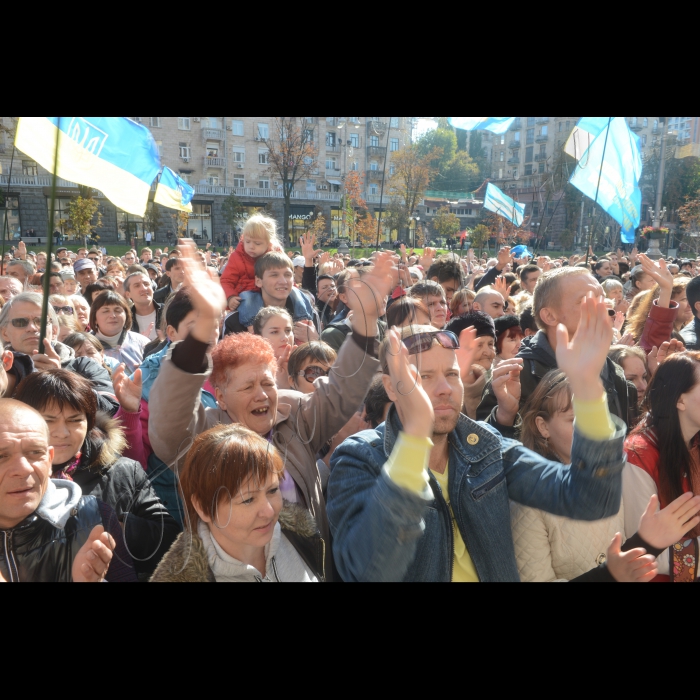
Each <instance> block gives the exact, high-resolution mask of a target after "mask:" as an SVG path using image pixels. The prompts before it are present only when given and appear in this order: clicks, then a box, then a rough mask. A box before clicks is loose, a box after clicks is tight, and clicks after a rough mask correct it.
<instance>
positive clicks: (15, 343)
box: [0, 292, 119, 415]
mask: <svg viewBox="0 0 700 700" xmlns="http://www.w3.org/2000/svg"><path fill="white" fill-rule="evenodd" d="M41 313H42V296H41V294H35V293H33V292H24V293H23V294H19V295H18V296H16V297H14V298H13V299H11V300H10V301H9V302H8V303H7V304H5V306H4V307H3V308H2V311H0V339H2V341H3V342H4V343H5V349H6V350H11V351H12V353H13V354H14V366H13V370H14V374H15V378H16V379H17V380H18V381H17V382H15V384H17V383H19V381H21V380H22V379H23V378H24V377H25V376H26V374H29V373H31V372H33V371H37V372H43V371H46V370H52V369H65V370H69V371H71V372H75V373H76V374H79V375H80V376H81V377H84V378H85V379H87V380H88V381H89V382H90V383H91V384H92V387H93V390H94V391H95V394H96V396H97V400H98V404H99V408H100V410H101V411H105V412H106V413H110V414H112V415H113V414H115V413H116V412H117V410H118V408H119V404H118V403H117V401H116V398H114V387H113V386H112V381H111V379H110V377H109V374H108V373H107V370H106V369H105V368H104V367H102V366H101V365H100V364H98V363H97V362H95V361H94V360H91V359H90V358H89V357H77V358H76V356H75V352H74V351H73V349H72V348H69V347H67V346H66V345H63V343H59V342H58V341H57V340H56V339H57V338H58V332H59V325H58V317H57V315H56V312H55V311H54V309H53V307H51V306H49V308H48V317H47V326H46V339H45V340H44V347H43V348H40V347H39V340H40V335H41ZM12 390H13V391H14V386H13V387H12ZM7 395H8V396H11V395H12V394H11V392H10V393H8V394H7Z"/></svg>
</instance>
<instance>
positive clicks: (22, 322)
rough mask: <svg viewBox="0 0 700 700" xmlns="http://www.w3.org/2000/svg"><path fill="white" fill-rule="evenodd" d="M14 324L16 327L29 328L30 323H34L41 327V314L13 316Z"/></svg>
mask: <svg viewBox="0 0 700 700" xmlns="http://www.w3.org/2000/svg"><path fill="white" fill-rule="evenodd" d="M11 323H12V326H13V327H14V328H27V327H28V326H29V324H30V323H33V324H34V325H35V326H36V327H37V328H41V316H36V317H34V318H13V319H12V321H11Z"/></svg>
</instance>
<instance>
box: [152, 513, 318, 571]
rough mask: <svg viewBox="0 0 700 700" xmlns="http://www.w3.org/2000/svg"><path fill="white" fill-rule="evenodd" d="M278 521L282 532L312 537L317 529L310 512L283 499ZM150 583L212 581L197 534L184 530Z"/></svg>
mask: <svg viewBox="0 0 700 700" xmlns="http://www.w3.org/2000/svg"><path fill="white" fill-rule="evenodd" d="M279 524H280V526H281V528H282V531H283V532H292V533H295V534H297V535H300V536H301V537H306V538H311V537H315V536H316V534H317V533H318V527H317V525H316V521H315V520H314V519H313V517H312V516H311V514H310V513H309V512H308V511H307V510H305V509H304V508H302V507H301V506H299V505H295V504H291V503H285V505H284V508H283V509H282V512H281V513H280V519H279ZM151 583H215V579H214V574H213V573H212V571H211V569H210V568H209V560H208V559H207V552H206V549H205V548H204V544H203V543H202V540H201V539H200V537H199V536H198V535H197V534H191V533H190V532H183V533H182V534H181V535H180V537H178V538H177V541H176V542H175V544H174V545H173V546H172V547H171V549H170V551H169V552H168V553H167V554H166V555H165V558H164V559H163V561H161V563H160V565H159V566H158V569H157V570H156V573H155V574H154V575H153V578H152V579H151Z"/></svg>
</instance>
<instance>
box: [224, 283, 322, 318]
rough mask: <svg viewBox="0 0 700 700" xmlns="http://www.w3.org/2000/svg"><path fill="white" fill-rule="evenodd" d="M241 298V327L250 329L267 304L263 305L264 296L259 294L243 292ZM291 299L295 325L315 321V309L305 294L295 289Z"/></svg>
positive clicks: (239, 313) (239, 311)
mask: <svg viewBox="0 0 700 700" xmlns="http://www.w3.org/2000/svg"><path fill="white" fill-rule="evenodd" d="M240 296H241V299H242V300H243V301H242V302H241V306H240V308H239V309H238V320H239V321H240V322H241V325H243V326H245V327H246V328H248V327H249V326H252V325H253V321H255V317H256V316H257V315H258V313H260V311H262V309H264V308H265V304H264V303H263V298H262V294H259V293H258V292H243V294H241V295H240ZM289 298H290V299H291V301H292V304H293V306H294V313H293V314H292V316H293V317H294V322H295V323H296V322H297V321H313V320H314V310H313V307H312V306H311V302H310V301H309V300H308V299H307V298H306V295H305V294H303V293H302V292H301V291H299V290H298V289H297V288H296V287H294V289H292V293H291V294H290V295H289Z"/></svg>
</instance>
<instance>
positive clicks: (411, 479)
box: [386, 433, 433, 494]
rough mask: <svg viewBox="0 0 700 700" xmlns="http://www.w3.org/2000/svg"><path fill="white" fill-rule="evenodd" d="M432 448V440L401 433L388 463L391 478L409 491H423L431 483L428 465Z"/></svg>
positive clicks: (387, 467) (417, 492) (419, 492)
mask: <svg viewBox="0 0 700 700" xmlns="http://www.w3.org/2000/svg"><path fill="white" fill-rule="evenodd" d="M432 449H433V441H432V440H430V439H428V438H415V437H412V436H411V435H406V433H400V435H399V439H398V440H397V441H396V445H394V450H393V452H392V453H391V456H390V457H389V461H388V462H387V463H386V470H387V473H388V474H389V478H390V479H391V480H392V481H393V482H394V483H395V484H396V485H397V486H400V487H401V488H403V489H406V490H407V491H412V492H413V493H416V494H421V493H423V491H425V489H426V487H427V485H428V483H429V477H428V466H429V465H430V451H431V450H432Z"/></svg>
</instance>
